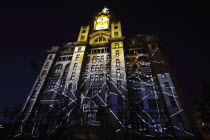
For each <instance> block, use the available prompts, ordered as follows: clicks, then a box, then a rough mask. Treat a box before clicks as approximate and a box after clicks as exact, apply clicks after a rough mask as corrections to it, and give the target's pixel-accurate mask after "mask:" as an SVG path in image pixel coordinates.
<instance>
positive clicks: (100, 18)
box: [97, 17, 109, 22]
mask: <svg viewBox="0 0 210 140" xmlns="http://www.w3.org/2000/svg"><path fill="white" fill-rule="evenodd" d="M107 21H109V19H108V18H107V17H99V18H98V19H97V22H107Z"/></svg>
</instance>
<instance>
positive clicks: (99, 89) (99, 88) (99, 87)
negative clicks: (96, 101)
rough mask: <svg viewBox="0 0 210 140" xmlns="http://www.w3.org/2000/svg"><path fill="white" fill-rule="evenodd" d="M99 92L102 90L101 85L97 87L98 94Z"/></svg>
mask: <svg viewBox="0 0 210 140" xmlns="http://www.w3.org/2000/svg"><path fill="white" fill-rule="evenodd" d="M101 90H102V85H99V86H98V93H101Z"/></svg>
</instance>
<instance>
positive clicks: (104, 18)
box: [94, 7, 110, 30]
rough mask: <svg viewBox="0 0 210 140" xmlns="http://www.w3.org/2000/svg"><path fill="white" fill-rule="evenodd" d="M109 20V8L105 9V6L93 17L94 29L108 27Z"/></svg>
mask: <svg viewBox="0 0 210 140" xmlns="http://www.w3.org/2000/svg"><path fill="white" fill-rule="evenodd" d="M109 21H110V15H109V9H107V8H106V7H105V8H104V9H103V10H102V11H101V12H99V14H98V15H97V16H96V17H95V20H94V30H103V29H108V28H109Z"/></svg>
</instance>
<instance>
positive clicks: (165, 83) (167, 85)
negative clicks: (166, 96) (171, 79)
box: [164, 82, 171, 91]
mask: <svg viewBox="0 0 210 140" xmlns="http://www.w3.org/2000/svg"><path fill="white" fill-rule="evenodd" d="M164 85H165V88H166V91H171V88H170V86H169V83H168V82H164Z"/></svg>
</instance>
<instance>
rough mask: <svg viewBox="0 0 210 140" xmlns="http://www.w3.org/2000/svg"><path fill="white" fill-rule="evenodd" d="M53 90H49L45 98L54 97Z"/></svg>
mask: <svg viewBox="0 0 210 140" xmlns="http://www.w3.org/2000/svg"><path fill="white" fill-rule="evenodd" d="M53 93H54V92H53V91H50V92H47V93H46V94H45V96H44V98H43V99H44V100H50V99H52V96H53Z"/></svg>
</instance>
